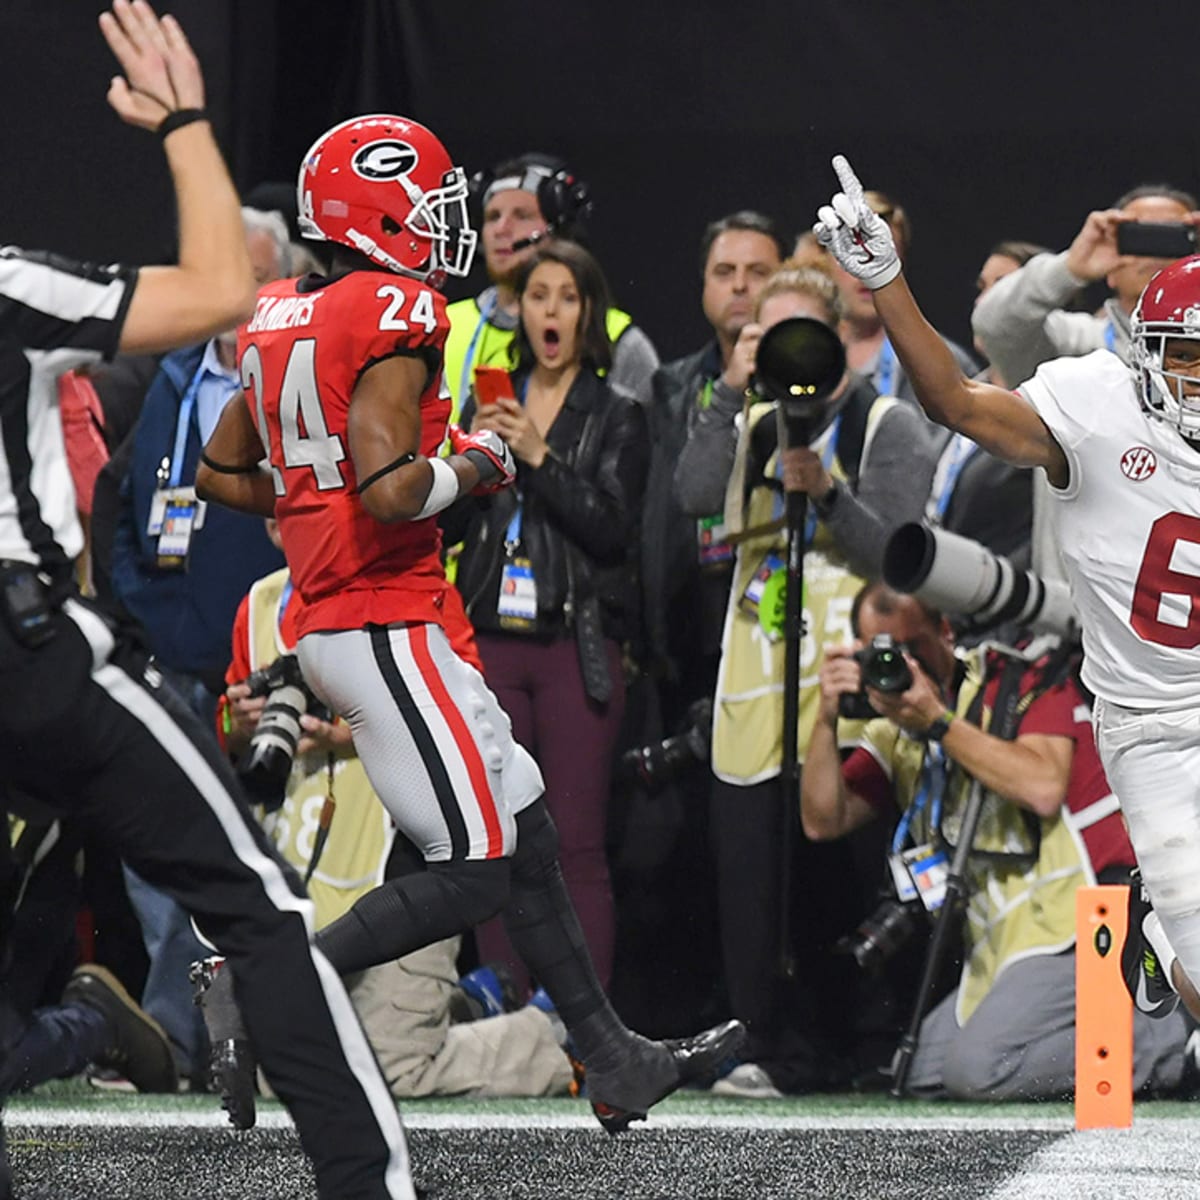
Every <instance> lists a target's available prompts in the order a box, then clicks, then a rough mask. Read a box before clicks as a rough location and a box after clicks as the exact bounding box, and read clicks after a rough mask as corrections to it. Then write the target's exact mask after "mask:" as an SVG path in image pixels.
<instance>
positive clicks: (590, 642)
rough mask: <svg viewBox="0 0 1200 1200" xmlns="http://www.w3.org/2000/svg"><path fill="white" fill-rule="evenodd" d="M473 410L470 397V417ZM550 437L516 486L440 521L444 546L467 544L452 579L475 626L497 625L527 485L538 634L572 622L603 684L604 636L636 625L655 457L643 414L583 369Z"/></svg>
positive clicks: (585, 660)
mask: <svg viewBox="0 0 1200 1200" xmlns="http://www.w3.org/2000/svg"><path fill="white" fill-rule="evenodd" d="M520 383H521V381H520V380H519V379H518V380H517V390H518V394H520ZM471 416H472V408H471V406H470V405H468V407H467V408H466V409H464V411H463V418H462V419H463V424H464V426H467V425H469V423H470V420H471ZM546 441H547V444H548V445H549V447H550V453H549V454H548V455H547V456H546V459H545V461H544V462H543V463H542V465H541V466H540V467H538V468H537V469H536V470H535V469H533V468H531V467H529V466H526V465H525V464H524V463H518V466H517V482H516V485H515V487H513V488H509V489H507V490H506V491H503V492H499V493H497V494H495V495H493V496H484V497H467V498H465V499H463V500H460V501H459V502H458V503H457V504H455V505H453V506H452V507H451V508H450V509H449V510H447V512H446V514H445V517H444V518H443V521H442V528H443V530H444V532H445V534H446V543H447V544H448V545H453V544H454V543H455V542H457V541H461V542H462V543H463V548H462V552H461V555H460V557H459V560H458V575H457V578H456V583H457V585H458V589H459V591H460V592H461V593H462V596H463V601H464V603H465V604H466V607H467V614H468V616H470V618H471V621H472V623H473V624H474V625H475V628H476V629H478V630H481V631H495V630H499V628H500V626H499V622H498V620H497V617H496V598H497V595H498V594H499V589H500V575H501V569H502V566H503V563H504V560H505V549H504V541H505V534H506V532H507V530H508V527H509V522H510V521H511V519H512V516H513V513H514V512H515V510H516V507H517V503H518V495H519V496H520V501H521V507H522V512H521V535H520V536H521V543H522V550H521V553H522V554H523V555H524V556H525V557H527V558H528V559H529V560H530V562H531V563H532V566H533V575H534V579H535V580H536V581H537V596H538V629H537V634H539V635H542V636H545V637H556V636H557V637H561V636H567V635H569V634H570V633H572V632H573V633H574V635H575V636H576V638H577V640H578V641H579V644H580V655H581V665H582V667H583V670H584V677H585V680H590V681H592V683H594V685H595V688H596V689H599V688H601V686H602V685H601V683H600V675H601V674H604V675H607V668H606V666H605V659H604V650H603V645H602V644H601V642H602V639H603V638H605V637H607V638H613V639H615V640H617V641H624V640H626V639H627V638H628V637H629V636H631V634H632V633H633V631H634V627H635V618H636V613H635V608H636V583H635V579H636V576H635V563H636V553H637V551H636V547H637V532H638V522H639V517H640V512H641V504H642V494H643V492H644V490H645V487H646V472H647V469H648V466H649V458H650V447H649V440H648V437H647V431H646V421H645V414H644V412H643V410H642V408H641V406H640V405H638V404H637V403H635V402H634V401H633V400H632V399H631V398H629V397H627V396H626V395H625V394H624V393H621V392H617V391H614V390H613V389H612V388H611V387H609V386H608V385H607V384H605V383H604V381H603V380H602V379H600V378H599V377H598V376H597V375H595V374H593V373H592V372H591V371H588V370H586V369H584V370H582V371H580V373H579V375H578V376H577V377H576V379H575V382H574V383H573V384H572V385H571V390H570V391H569V392H568V393H567V396H566V399H565V400H564V401H563V406H562V409H561V410H560V412H559V414H558V416H557V417H556V418H555V419H554V423H553V424H552V425H551V426H550V430H549V432H548V434H547V437H546ZM589 694H593V695H594V694H595V691H594V689H593V687H592V686H589ZM597 698H601V697H597ZM603 698H607V697H606V696H605V697H603Z"/></svg>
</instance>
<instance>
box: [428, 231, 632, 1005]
mask: <svg viewBox="0 0 1200 1200" xmlns="http://www.w3.org/2000/svg"><path fill="white" fill-rule="evenodd" d="M515 286H516V294H517V297H518V303H519V313H520V323H519V325H518V328H517V336H516V340H515V342H514V352H513V363H514V368H513V371H512V374H511V376H510V377H508V380H507V381H508V383H509V385H510V386H509V388H508V394H506V395H505V394H500V393H498V392H496V391H495V385H494V382H493V381H489V383H487V384H485V385H484V388H485V389H488V388H490V389H491V390H490V391H489V393H488V394H489V396H490V397H492V399H493V402H491V403H483V402H482V393H481V403H480V404H479V405H478V407H476V406H475V404H474V402H470V403H468V405H467V408H466V409H465V411H464V413H463V419H464V422H469V423H470V428H471V430H472V432H477V431H479V430H484V429H490V430H494V431H495V432H496V433H498V434H500V436H501V437H502V438H503V439H504V440H505V442H507V443H508V445H509V446H510V447H511V449H512V452H513V455H514V456H515V458H516V460H517V482H516V486H515V487H514V488H512V489H510V490H509V491H507V492H502V493H495V494H493V495H488V496H483V497H471V498H469V499H466V500H464V501H461V502H460V503H459V504H458V505H456V506H455V507H454V508H452V509H451V510H449V512H448V513H447V517H446V519H445V521H444V522H443V523H444V526H445V527H446V530H447V533H448V535H449V539H450V540H451V541H456V540H461V541H462V542H463V550H462V556H461V558H460V560H459V569H458V579H457V583H458V588H459V591H460V592H461V593H462V596H463V599H464V601H465V603H466V607H467V612H468V615H469V616H470V618H471V620H472V622H473V623H474V625H475V630H476V637H477V640H478V645H479V653H480V657H481V658H482V659H483V664H484V674H485V675H486V677H487V681H488V684H489V686H490V687H491V688H492V689H493V691H494V692H495V693H496V696H497V698H498V699H499V701H500V704H501V705H502V707H503V708H504V709H505V711H506V712H508V713H509V715H510V716H511V717H512V722H513V732H514V734H515V735H516V738H517V741H519V742H520V743H521V744H522V745H524V746H526V747H527V748H528V749H529V750H531V751H532V752H533V754H534V755H535V757H536V758H537V759H538V762H539V763H540V764H541V768H542V772H543V775H544V776H545V780H546V801H547V804H548V805H549V807H550V811H551V814H552V815H553V817H554V820H555V824H556V825H557V826H558V830H559V836H560V840H561V855H560V857H561V862H562V868H563V874H564V876H565V877H566V881H567V886H568V888H569V889H570V891H571V896H572V899H573V900H574V902H575V905H576V908H577V909H578V911H579V917H580V921H581V923H582V925H583V929H584V934H585V936H586V937H587V941H588V945H589V948H590V950H591V953H592V957H593V958H594V960H595V963H596V971H597V974H598V975H599V977H600V979H601V980H602V981H603V982H604V983H607V982H608V979H609V976H610V975H611V971H612V957H613V934H614V923H613V907H612V889H611V885H610V882H609V874H608V865H607V861H606V858H605V824H606V811H607V804H608V793H609V776H610V760H611V758H612V754H613V747H614V745H615V742H616V738H617V734H618V732H619V729H620V726H621V718H622V714H623V711H624V700H625V682H624V676H623V668H622V652H621V646H622V642H623V641H625V639H626V638H627V636H628V634H629V632H630V630H629V625H630V623H631V612H630V610H631V606H632V600H631V598H632V594H633V589H634V581H633V572H632V563H633V556H634V553H635V551H634V546H635V536H634V535H635V531H636V528H637V520H638V513H639V510H640V507H641V501H642V493H643V490H644V488H645V484H646V471H647V464H648V461H649V443H648V439H647V436H646V424H645V417H644V415H643V412H642V409H641V408H640V407H639V406H638V405H637V404H636V402H634V400H633V399H632V398H631V397H629V396H627V395H626V394H624V393H622V392H620V391H618V390H617V389H616V388H614V387H613V386H611V385H610V384H608V383H606V382H605V380H604V379H602V378H601V376H600V372H602V371H604V370H605V369H606V368H607V367H608V366H609V365H610V363H611V361H612V359H611V355H612V348H611V344H610V342H609V339H608V336H607V335H606V333H605V329H604V314H605V312H606V311H607V308H608V289H607V285H606V284H605V281H604V276H603V274H602V273H601V271H600V267H599V266H598V265H597V263H596V261H595V259H594V258H592V256H591V255H590V254H589V253H588V252H587V251H586V250H584V249H583V248H582V247H580V246H578V245H576V244H574V243H572V242H565V241H552V242H549V243H547V244H546V245H543V246H539V247H538V248H537V250H536V251H535V253H534V255H533V257H532V258H531V259H530V261H529V262H528V263H527V264H526V265H525V266H524V268H523V269H522V271H521V274H520V275H519V277H518V279H517V280H516V285H515ZM485 378H486V376H485ZM502 382H503V381H502ZM480 954H481V957H483V958H484V959H486V960H488V961H497V960H503V961H507V962H509V963H511V964H512V966H513V969H514V972H515V973H516V974H517V978H518V979H519V980H520V979H522V978H523V977H524V968H523V967H522V966H521V965H520V962H519V960H518V959H517V958H516V956H515V955H514V954H513V953H512V952H511V950H510V949H509V947H508V945H507V942H506V941H505V940H504V935H503V933H502V932H501V931H500V929H499V927H498V926H496V925H495V924H494V923H493V924H492V925H491V926H488V927H485V928H484V929H483V930H481V931H480Z"/></svg>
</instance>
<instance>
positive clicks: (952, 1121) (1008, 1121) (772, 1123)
mask: <svg viewBox="0 0 1200 1200" xmlns="http://www.w3.org/2000/svg"><path fill="white" fill-rule="evenodd" d="M401 1112H402V1114H403V1116H404V1124H405V1125H406V1126H407V1127H408V1128H409V1129H586V1130H594V1131H596V1132H599V1131H600V1126H599V1125H598V1124H597V1123H596V1120H595V1118H594V1117H593V1116H592V1115H591V1114H590V1113H578V1114H575V1113H546V1114H544V1115H535V1114H518V1113H486V1112H485V1113H463V1112H453V1113H433V1112H407V1113H406V1112H404V1109H403V1106H401ZM4 1121H5V1125H6V1126H7V1127H8V1128H9V1129H20V1128H32V1129H45V1128H51V1127H54V1126H82V1127H88V1128H101V1129H102V1128H113V1129H116V1128H122V1129H163V1128H168V1127H175V1128H202V1129H208V1128H220V1127H224V1126H227V1125H228V1121H227V1118H226V1116H225V1114H224V1113H223V1112H222V1111H221V1110H220V1109H215V1110H213V1111H212V1112H208V1111H205V1110H200V1109H191V1108H187V1109H175V1110H172V1109H166V1108H164V1109H162V1110H161V1111H137V1112H121V1111H119V1110H117V1111H114V1110H113V1109H100V1108H90V1107H85V1108H57V1107H39V1106H37V1105H28V1106H27V1105H26V1104H25V1103H22V1104H19V1105H18V1104H12V1105H11V1106H10V1108H9V1110H8V1112H7V1113H6V1114H5V1118H4ZM258 1124H259V1126H261V1127H262V1128H264V1129H287V1128H290V1127H291V1124H292V1122H291V1118H290V1117H289V1116H288V1115H287V1113H286V1112H283V1111H282V1110H281V1109H268V1110H266V1111H260V1112H259V1114H258ZM1070 1128H1071V1122H1070V1119H1069V1118H1067V1117H1049V1118H1045V1119H1041V1120H1030V1119H1029V1118H1026V1117H1004V1116H996V1117H988V1116H980V1117H906V1116H903V1115H896V1116H888V1117H883V1116H880V1117H862V1116H844V1117H843V1116H826V1117H815V1116H814V1117H783V1116H778V1117H774V1116H769V1115H756V1114H750V1113H747V1114H744V1115H742V1114H737V1113H731V1114H725V1113H722V1114H719V1115H708V1114H682V1113H679V1114H663V1115H662V1116H654V1117H653V1118H652V1119H651V1120H650V1121H649V1122H647V1123H645V1124H644V1125H643V1124H642V1123H640V1122H639V1123H638V1124H635V1125H634V1126H633V1129H634V1130H638V1129H764V1130H788V1129H795V1130H800V1131H803V1130H814V1129H840V1130H853V1129H866V1130H881V1131H888V1130H896V1129H913V1130H939V1129H945V1130H968V1131H969V1130H1013V1129H1032V1130H1039V1131H1041V1130H1045V1131H1048V1132H1057V1133H1064V1132H1067V1131H1068V1130H1069V1129H1070Z"/></svg>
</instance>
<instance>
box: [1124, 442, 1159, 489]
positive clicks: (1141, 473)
mask: <svg viewBox="0 0 1200 1200" xmlns="http://www.w3.org/2000/svg"><path fill="white" fill-rule="evenodd" d="M1156 470H1158V458H1157V456H1156V455H1155V453H1154V451H1153V450H1151V449H1150V448H1149V447H1148V446H1130V447H1129V449H1128V450H1126V451H1125V453H1124V454H1122V455H1121V474H1122V475H1124V476H1125V478H1126V479H1132V480H1133V482H1134V483H1142V482H1143V481H1144V480H1147V479H1149V478H1150V476H1151V475H1153V474H1154V472H1155V471H1156Z"/></svg>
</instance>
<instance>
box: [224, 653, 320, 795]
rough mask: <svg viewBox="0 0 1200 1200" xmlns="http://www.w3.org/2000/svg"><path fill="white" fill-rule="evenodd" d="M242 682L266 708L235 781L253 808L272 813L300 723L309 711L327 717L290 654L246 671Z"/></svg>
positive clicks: (299, 734)
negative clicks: (264, 809)
mask: <svg viewBox="0 0 1200 1200" xmlns="http://www.w3.org/2000/svg"><path fill="white" fill-rule="evenodd" d="M243 682H244V683H245V684H246V686H247V687H248V688H249V689H250V695H251V696H266V698H267V703H266V705H265V706H264V707H263V710H262V716H260V717H259V719H258V725H257V726H256V727H255V730H254V733H253V734H252V735H251V737H250V746H249V748H248V749H247V751H246V754H245V755H244V756H243V757H242V759H241V761H240V762H239V763H238V777H239V778H240V779H241V781H242V786H243V787H244V788H245V790H246V793H247V795H248V796H249V798H250V800H251V801H252V802H253V803H255V804H261V805H262V806H263V807H264V808H266V809H267V810H268V811H269V812H274V811H275V809H277V808H279V806H280V805H281V804H282V803H283V798H284V790H285V789H286V787H287V781H288V776H289V775H290V774H291V770H292V762H293V761H294V760H295V757H296V746H297V745H298V743H299V741H300V738H301V737H302V736H303V730H302V729H301V727H300V718H301V717H302V716H303V715H304V714H305V713H306V712H309V711H312V712H313V714H314V715H315V716H321V717H323V718H324V719H328V716H329V714H328V710H326V709H325V708H323V707H322V705H321V704H320V702H319V701H318V700H317V698H316V697H315V696H314V695H313V693H312V691H311V690H310V689H309V687H308V685H307V684H306V683H305V682H304V676H303V675H302V674H301V673H300V662H299V660H298V659H297V658H296V656H295V655H294V654H284V655H281V656H280V657H279V658H277V659H276V660H275V661H274V662H273V663H271V664H270V666H266V667H260V668H259V669H258V670H257V671H251V672H250V674H249V675H247V676H246V678H245V679H244V680H243Z"/></svg>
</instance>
